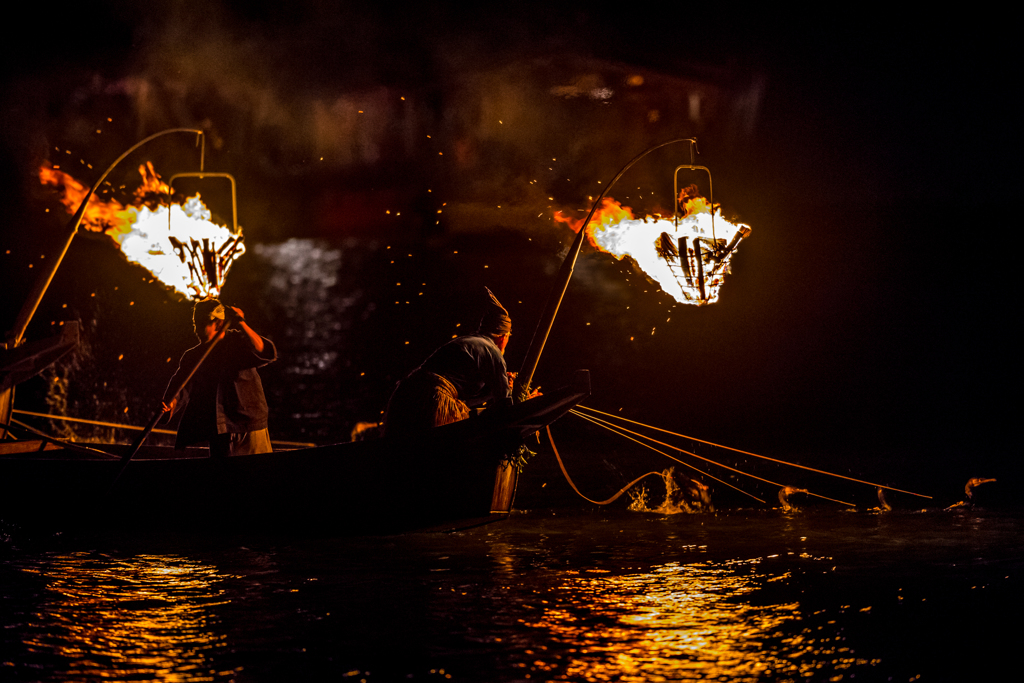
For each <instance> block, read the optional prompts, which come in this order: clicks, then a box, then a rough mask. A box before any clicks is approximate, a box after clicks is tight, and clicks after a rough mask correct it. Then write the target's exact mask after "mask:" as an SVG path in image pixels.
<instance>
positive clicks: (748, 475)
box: [569, 410, 857, 507]
mask: <svg viewBox="0 0 1024 683" xmlns="http://www.w3.org/2000/svg"><path fill="white" fill-rule="evenodd" d="M569 412H570V413H572V414H573V415H576V416H578V417H582V418H584V419H586V420H590V421H591V422H595V423H598V424H600V423H605V424H602V425H601V426H605V427H606V429H609V430H613V428H612V426H611V425H610V423H607V422H606V421H605V420H599V419H598V418H594V417H590V416H587V415H584V414H583V413H580V412H577V411H575V410H570V411H569ZM606 425H607V426H606ZM614 429H621V430H622V431H623V432H626V433H627V434H635V435H636V436H639V437H640V438H641V439H647V440H648V441H651V442H653V443H656V444H658V445H659V446H665V447H666V448H671V449H673V450H676V451H679V452H680V453H686V454H687V455H689V456H692V457H694V458H698V459H700V460H704V461H705V462H709V463H711V464H712V465H718V466H719V467H724V468H725V469H727V470H731V471H733V472H736V473H737V474H742V475H743V476H745V477H750V478H751V479H757V480H758V481H763V482H765V483H766V484H771V485H772V486H778V487H779V488H784V487H785V484H780V483H779V482H776V481H772V480H771V479H764V478H762V477H758V476H757V475H754V474H750V473H748V472H744V471H743V470H738V469H736V468H735V467H730V466H728V465H723V464H722V463H720V462H715V461H714V460H711V459H710V458H705V457H704V456H701V455H697V454H696V453H691V452H690V451H686V450H683V449H682V448H679V447H678V446H673V445H672V444H667V443H665V442H663V441H658V440H657V439H653V438H651V437H649V436H646V435H644V434H641V433H639V432H634V431H631V430H629V429H626V428H624V427H614ZM613 431H614V430H613ZM662 431H664V430H662ZM654 450H656V449H654ZM658 452H659V453H660V452H661V451H658ZM662 455H665V456H666V457H669V458H672V456H670V455H667V454H665V453H662ZM672 459H673V460H676V462H682V460H678V459H676V458H672ZM684 464H685V463H684ZM718 481H721V480H718ZM723 483H725V482H723ZM733 488H736V487H735V486H734V487H733ZM737 490H741V489H737ZM747 495H750V494H747ZM807 495H810V496H814V497H815V498H821V499H823V500H828V501H831V502H833V503H841V504H843V505H848V506H850V507H857V506H856V505H854V504H853V503H848V502H846V501H845V500H838V499H836V498H829V497H828V496H823V495H821V494H818V493H811V492H810V491H808V492H807ZM751 497H753V496H751ZM758 500H760V498H758ZM761 502H762V503H763V502H764V501H763V500H762V501H761Z"/></svg>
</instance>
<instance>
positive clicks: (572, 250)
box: [512, 138, 697, 402]
mask: <svg viewBox="0 0 1024 683" xmlns="http://www.w3.org/2000/svg"><path fill="white" fill-rule="evenodd" d="M677 142H689V143H690V144H695V143H696V142H697V141H696V139H695V138H676V139H675V140H669V141H668V142H662V143H659V144H657V145H654V146H653V147H649V148H647V149H646V150H644V151H643V152H641V153H640V154H638V155H636V156H635V157H633V159H632V160H630V162H629V163H627V164H626V165H625V166H623V167H622V170H621V171H619V172H618V174H616V176H615V177H614V178H612V181H611V182H610V183H608V185H607V186H606V187H605V188H604V190H602V191H601V194H600V195H599V196H598V197H597V199H596V200H595V201H594V204H593V206H591V207H590V213H588V214H587V219H586V220H585V221H584V222H583V227H581V228H580V231H579V233H577V234H576V239H575V240H574V241H573V243H572V246H570V247H569V253H567V254H566V255H565V259H564V260H563V261H562V267H561V268H560V269H559V271H558V275H557V276H556V277H555V285H554V287H552V289H551V293H550V294H549V295H548V301H547V304H546V305H545V306H544V312H543V313H542V314H541V316H540V320H539V321H538V322H537V328H536V329H535V330H534V332H533V337H532V338H531V339H530V346H529V348H528V349H527V351H526V358H525V359H524V360H523V365H522V367H521V368H520V370H519V374H518V375H517V376H516V385H515V391H514V392H512V395H513V398H514V399H515V400H516V402H519V401H522V400H524V399H525V398H526V397H527V396H529V393H530V390H529V387H530V383H531V382H532V381H533V374H534V373H535V372H536V371H537V364H538V363H539V362H540V355H541V353H543V351H544V345H545V344H546V343H547V341H548V335H550V334H551V327H552V326H553V325H554V324H555V316H557V315H558V308H559V306H561V305H562V299H563V298H564V297H565V290H566V289H568V288H569V280H570V279H571V278H572V271H573V269H574V268H575V266H576V258H577V257H578V256H579V254H580V249H581V248H582V246H583V240H584V238H585V236H586V233H587V226H588V225H590V219H592V218H593V217H594V213H596V212H597V207H598V206H600V205H601V201H602V200H603V199H604V198H605V195H607V194H608V191H609V190H611V189H612V187H613V186H614V185H615V183H616V182H618V180H619V178H621V177H622V176H623V175H624V174H625V173H626V171H628V170H629V169H630V168H631V167H632V166H633V164H635V163H636V162H638V161H640V160H641V159H643V158H644V157H645V156H647V155H648V154H650V153H651V152H653V151H655V150H658V149H661V148H662V147H667V146H668V145H672V144H675V143H677Z"/></svg>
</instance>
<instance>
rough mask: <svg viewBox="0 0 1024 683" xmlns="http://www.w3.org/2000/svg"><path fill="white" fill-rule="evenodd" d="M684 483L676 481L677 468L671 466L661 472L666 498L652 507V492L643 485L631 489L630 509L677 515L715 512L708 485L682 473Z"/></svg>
mask: <svg viewBox="0 0 1024 683" xmlns="http://www.w3.org/2000/svg"><path fill="white" fill-rule="evenodd" d="M680 476H681V477H682V479H683V485H682V486H680V485H679V484H677V483H676V478H675V468H674V467H670V468H668V469H667V470H665V471H664V472H662V473H661V478H662V481H664V482H665V499H664V500H663V501H662V502H661V503H660V504H659V505H658V506H657V507H653V508H652V507H650V503H651V500H650V494H649V493H648V492H647V487H645V486H641V487H640V488H638V489H633V490H632V491H630V496H631V497H632V501H631V502H630V504H629V510H631V511H632V512H653V513H655V514H659V515H677V514H680V513H688V514H692V513H696V512H714V511H715V506H714V505H712V504H711V496H710V494H709V491H708V487H707V486H705V485H704V484H702V483H701V482H699V481H697V480H696V479H690V478H689V477H686V476H683V475H680Z"/></svg>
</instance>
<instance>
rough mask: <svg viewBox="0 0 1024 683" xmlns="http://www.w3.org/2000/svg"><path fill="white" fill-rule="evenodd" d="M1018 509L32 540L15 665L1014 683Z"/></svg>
mask: <svg viewBox="0 0 1024 683" xmlns="http://www.w3.org/2000/svg"><path fill="white" fill-rule="evenodd" d="M1022 519H1024V516H1022V515H1021V514H1020V513H1011V512H998V511H992V510H979V509H960V510H954V511H943V510H940V509H934V510H926V511H895V512H890V513H881V514H879V513H870V512H851V513H844V512H831V511H817V510H810V509H807V510H803V511H800V510H798V511H793V512H789V513H783V512H781V511H778V510H775V511H744V510H738V511H731V512H719V513H717V514H677V515H668V516H665V515H656V514H651V513H641V512H630V511H628V510H626V509H624V506H619V507H614V509H596V508H588V509H576V510H571V509H563V510H542V509H536V510H530V511H525V512H520V513H517V514H515V515H514V516H513V517H512V518H510V519H509V520H507V521H506V522H503V523H499V524H493V525H489V526H486V527H480V528H477V529H473V530H470V531H466V532H461V533H455V534H408V535H401V536H391V537H376V538H357V539H338V538H299V537H298V535H296V537H295V538H284V537H259V536H251V537H236V538H225V537H204V536H199V535H191V536H159V537H156V536H154V537H150V538H139V537H123V536H117V535H96V536H91V537H85V536H74V537H69V536H67V535H60V534H59V535H47V536H42V537H40V536H38V535H35V536H33V535H29V534H27V533H25V532H23V531H22V530H19V529H18V528H12V527H7V529H6V530H7V532H8V534H7V535H6V536H5V538H4V541H3V545H2V553H3V554H2V563H0V577H2V580H0V604H2V617H0V625H2V627H3V631H2V632H3V636H2V638H3V654H2V657H0V679H4V680H16V681H20V680H25V681H35V680H39V681H99V680H133V681H231V680H235V681H281V680H352V681H363V680H366V681H377V680H449V679H450V680H465V681H526V680H571V681H659V680H666V681H667V680H721V681H755V680H757V681H760V680H778V681H797V680H815V681H818V680H820V681H840V680H844V681H845V680H869V681H874V680H880V681H887V680H893V681H913V680H995V679H996V678H998V677H997V676H996V674H995V673H994V672H996V671H999V670H1000V669H1001V667H1000V664H1004V663H1006V662H1012V661H1013V659H1014V653H1015V651H1016V648H1017V647H1018V644H1017V642H1016V641H1017V637H1016V634H1017V633H1018V632H1019V627H1018V626H1017V625H1016V619H1017V618H1018V617H1019V608H1020V607H1021V604H1022V598H1021V589H1022V587H1024V581H1022V579H1021V577H1022V571H1024V536H1022V534H1021V531H1022Z"/></svg>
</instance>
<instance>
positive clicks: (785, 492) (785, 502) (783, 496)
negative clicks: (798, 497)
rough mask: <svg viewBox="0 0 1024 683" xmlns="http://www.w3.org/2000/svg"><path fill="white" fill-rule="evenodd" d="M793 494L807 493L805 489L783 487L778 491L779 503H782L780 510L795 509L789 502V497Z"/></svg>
mask: <svg viewBox="0 0 1024 683" xmlns="http://www.w3.org/2000/svg"><path fill="white" fill-rule="evenodd" d="M794 493H807V489H798V488H796V487H795V486H783V487H782V488H781V489H779V502H780V503H782V509H783V510H786V511H787V512H788V511H789V510H793V509H795V508H794V507H793V506H792V505H791V504H790V502H789V497H790V496H791V495H793V494H794Z"/></svg>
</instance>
